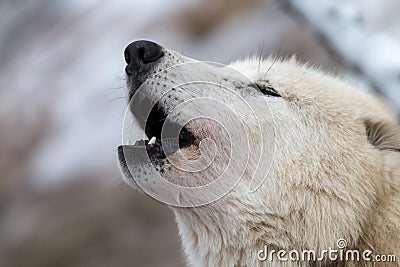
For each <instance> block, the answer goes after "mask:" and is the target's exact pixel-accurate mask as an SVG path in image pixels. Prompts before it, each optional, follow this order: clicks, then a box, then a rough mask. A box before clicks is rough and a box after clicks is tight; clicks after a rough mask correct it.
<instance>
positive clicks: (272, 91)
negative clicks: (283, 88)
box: [250, 83, 282, 97]
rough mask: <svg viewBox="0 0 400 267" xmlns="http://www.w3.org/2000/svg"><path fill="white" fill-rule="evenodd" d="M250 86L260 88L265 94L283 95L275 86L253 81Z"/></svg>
mask: <svg viewBox="0 0 400 267" xmlns="http://www.w3.org/2000/svg"><path fill="white" fill-rule="evenodd" d="M250 87H253V88H255V89H257V90H259V91H260V92H261V93H263V94H264V95H269V96H274V97H282V96H281V95H280V94H279V93H278V92H277V91H276V90H275V89H274V88H272V87H271V86H268V85H265V84H259V83H251V84H250Z"/></svg>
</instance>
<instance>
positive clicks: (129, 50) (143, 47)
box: [124, 41, 164, 75]
mask: <svg viewBox="0 0 400 267" xmlns="http://www.w3.org/2000/svg"><path fill="white" fill-rule="evenodd" d="M163 56H164V51H163V49H162V47H161V46H159V45H158V44H156V43H153V42H150V41H136V42H133V43H131V44H129V45H128V46H127V47H126V48H125V51H124V57H125V62H126V64H127V67H126V72H127V74H129V75H132V74H134V73H135V72H138V71H141V69H142V68H146V67H147V64H149V63H152V62H155V61H157V60H158V59H160V58H161V57H163Z"/></svg>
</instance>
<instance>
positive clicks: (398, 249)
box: [125, 51, 400, 267]
mask: <svg viewBox="0 0 400 267" xmlns="http://www.w3.org/2000/svg"><path fill="white" fill-rule="evenodd" d="M172 56H174V57H172ZM184 62H193V60H191V59H187V58H185V57H183V56H181V55H179V54H178V53H176V52H171V51H170V52H169V54H168V55H166V56H165V59H164V60H163V62H162V63H160V66H159V69H160V70H161V72H159V73H158V75H156V76H152V77H150V78H149V80H148V82H147V83H146V85H145V86H144V88H143V93H146V94H150V95H151V96H152V97H154V98H158V99H162V102H163V105H164V107H165V108H166V109H167V110H171V111H172V110H174V108H175V107H176V105H177V104H178V103H180V101H181V100H182V101H185V100H189V99H191V98H193V97H200V96H207V97H210V98H215V99H218V100H219V101H224V103H226V104H227V105H231V106H241V104H240V103H238V102H235V101H236V100H235V97H230V96H229V95H224V93H223V90H222V91H218V90H209V89H207V87H202V86H198V85H188V86H185V87H183V88H179V89H177V90H176V91H168V92H167V93H166V91H165V89H163V88H171V87H172V86H174V85H176V82H177V81H178V80H179V81H180V82H181V81H182V80H183V79H187V80H188V81H189V80H192V81H193V80H194V79H196V78H197V79H199V80H210V81H212V82H220V83H221V84H222V85H221V86H227V87H230V88H237V87H238V85H237V83H236V82H240V83H242V84H245V83H246V82H245V81H244V79H243V78H242V77H239V76H238V77H237V78H235V75H234V74H232V73H231V71H228V72H230V73H229V74H226V75H225V74H224V72H226V71H227V69H224V68H218V69H215V72H213V71H212V70H214V69H211V71H210V72H208V71H206V72H203V71H202V70H201V69H192V70H191V69H190V68H189V69H185V70H182V69H180V70H179V69H178V70H179V71H178V70H174V69H173V68H172V69H169V70H168V72H167V73H164V72H163V71H162V70H164V69H166V68H167V67H170V66H173V65H175V64H176V63H184ZM231 67H232V68H233V69H235V70H237V71H239V72H241V73H243V74H244V75H245V76H247V77H248V78H249V79H250V80H253V81H256V82H258V83H260V84H267V85H268V86H271V87H272V88H274V89H275V90H276V91H277V92H278V93H279V94H280V95H281V96H282V97H268V96H263V95H262V94H261V93H260V92H257V91H256V89H254V88H252V87H249V86H248V87H247V88H245V89H244V90H247V91H248V95H247V93H243V88H242V89H240V90H238V92H239V94H240V95H241V97H243V98H244V99H246V101H247V103H249V104H250V105H252V108H253V109H254V110H255V111H256V113H257V114H260V113H261V114H262V112H263V110H264V107H265V105H264V104H262V103H261V102H260V100H261V99H262V101H267V103H268V106H269V108H270V112H269V111H268V110H265V116H261V117H260V116H259V117H258V123H259V125H260V128H259V127H258V126H257V124H256V123H255V121H254V120H252V119H248V120H246V119H244V120H242V119H243V118H248V117H251V116H250V113H247V111H244V112H243V114H242V113H241V114H239V115H238V116H239V117H241V118H238V122H237V123H238V124H239V123H240V127H243V128H244V129H246V131H247V132H248V133H250V135H249V136H250V141H252V140H258V139H257V134H258V132H259V131H260V129H261V131H262V133H263V134H264V137H263V138H264V140H266V141H268V139H271V140H272V139H273V140H274V147H275V151H274V161H273V162H272V165H271V169H270V172H269V174H268V176H267V177H266V179H265V180H264V181H263V183H262V185H261V186H260V187H259V188H258V190H257V191H255V192H254V193H250V192H249V190H248V189H249V184H250V182H251V175H250V173H251V170H253V169H256V168H257V162H256V160H255V159H257V158H258V157H259V155H258V154H257V155H250V158H249V166H248V168H246V171H245V173H244V176H243V179H242V180H241V181H240V182H239V184H238V185H237V186H236V187H235V188H234V189H233V190H232V191H230V192H229V193H228V194H227V195H225V196H224V197H223V198H221V199H219V200H218V201H215V202H213V203H211V204H208V205H205V206H201V207H195V208H178V207H172V209H173V211H174V213H175V215H176V221H177V223H178V226H179V232H180V236H181V239H182V244H183V247H184V251H185V253H186V255H187V258H188V261H189V263H190V265H191V266H196V267H197V266H248V267H249V266H308V265H307V264H306V263H304V262H300V263H295V262H292V263H290V262H289V263H286V264H283V263H280V262H277V261H274V262H273V263H270V262H263V263H262V262H259V261H257V251H258V250H260V249H262V248H263V247H264V245H267V246H268V248H270V249H277V250H278V249H285V250H287V251H290V250H292V249H296V250H299V251H301V250H302V249H314V250H316V251H321V250H323V249H328V248H330V247H331V248H335V247H336V241H337V240H338V239H341V238H343V239H346V240H347V241H348V248H350V249H358V250H360V251H362V250H365V249H370V250H372V251H373V252H374V253H376V254H396V255H397V257H398V260H400V153H399V152H396V151H392V150H384V149H379V147H376V146H374V145H373V144H371V142H370V141H369V140H368V136H367V133H366V128H365V122H366V121H375V122H384V123H385V124H386V125H387V127H388V128H390V131H392V132H395V133H396V134H391V135H390V137H388V138H392V140H390V142H389V141H388V142H389V143H391V144H392V146H393V147H396V146H397V148H400V140H396V139H397V138H398V137H399V136H400V135H399V134H398V133H400V127H399V126H398V122H397V120H396V117H395V115H394V114H393V113H392V111H391V110H390V108H389V107H388V106H387V105H386V104H385V103H383V102H382V101H380V100H378V99H377V98H375V97H374V96H372V95H369V94H366V93H363V92H361V91H358V90H356V89H354V88H353V87H352V86H351V85H349V84H347V83H346V82H344V81H341V80H339V79H337V78H335V77H332V76H331V75H330V74H328V73H326V72H324V71H321V70H319V69H317V68H315V67H309V66H307V65H301V64H299V63H298V62H297V61H296V60H295V59H294V58H293V59H290V60H277V61H274V60H273V59H267V60H262V61H261V62H259V61H258V59H255V58H250V59H247V60H243V61H239V62H236V63H233V64H231ZM186 71H187V72H188V73H186ZM223 78H226V79H225V80H224V79H223ZM235 79H237V80H235ZM149 81H152V82H154V83H153V85H151V83H149ZM157 82H158V83H161V84H159V85H157V86H155V85H154V84H157ZM162 85H166V87H163V86H162ZM253 90H254V91H253ZM165 93H166V94H165ZM164 94H165V95H164ZM168 95H172V96H173V98H172V99H173V100H171V98H167V96H168ZM210 109H213V110H216V111H218V106H207V105H205V104H196V103H194V104H193V105H192V106H191V108H190V109H183V110H179V111H180V112H178V113H176V114H175V115H174V117H173V118H174V119H175V120H176V121H180V122H186V121H187V119H188V118H190V117H191V116H193V114H201V112H204V111H205V110H210ZM241 109H245V108H242V107H241ZM215 113H217V112H215ZM271 114H272V115H271ZM219 115H220V116H223V115H221V114H219ZM224 120H225V121H226V122H225V123H226V124H228V125H230V126H233V127H232V128H233V129H234V128H235V125H234V124H235V121H234V120H232V119H231V117H230V116H226V118H225V117H224ZM189 127H190V129H191V130H192V132H193V133H194V134H195V135H196V136H197V137H199V138H200V139H202V138H205V137H207V138H211V139H213V140H214V141H215V145H216V147H217V148H218V149H217V151H219V152H218V154H217V155H216V156H215V158H214V161H215V162H214V163H213V164H214V165H213V166H211V167H210V168H207V169H205V170H204V171H201V172H198V173H193V174H191V176H189V177H188V176H187V175H186V176H185V175H184V174H182V171H181V170H179V169H178V168H175V167H174V165H172V164H169V161H174V160H175V161H178V162H179V160H180V159H174V157H177V155H172V156H171V157H170V158H168V160H167V162H166V164H165V166H164V172H165V173H164V175H165V177H166V179H169V180H170V181H173V182H175V183H179V184H182V185H188V186H194V185H199V184H205V183H207V182H209V180H210V179H211V180H212V179H213V178H215V177H216V176H218V175H219V174H220V173H219V172H220V170H219V168H218V167H220V166H222V165H224V164H226V162H227V155H228V154H229V153H228V152H227V151H226V150H227V145H228V143H229V142H228V140H227V139H226V136H225V134H224V132H223V131H222V130H221V129H220V128H219V127H218V126H215V125H213V124H210V123H208V122H206V121H201V120H199V121H193V122H191V123H189ZM233 145H235V146H238V147H239V148H240V149H243V150H246V148H245V143H244V142H243V143H242V142H240V141H237V142H236V143H234V144H233ZM258 146H259V144H258V143H252V142H250V148H251V149H250V150H251V151H258V150H257V148H258ZM263 149H265V148H264V147H263ZM206 150H207V147H203V153H206ZM265 150H266V149H265ZM182 153H183V154H184V155H186V156H187V157H189V158H196V157H197V156H199V154H200V153H201V151H200V152H199V150H198V149H196V148H193V147H191V148H187V149H183V151H182ZM266 153H268V151H266ZM229 160H231V161H232V162H233V164H234V166H236V165H239V164H240V163H241V162H242V161H244V160H246V159H245V158H244V155H243V158H241V156H240V155H235V158H233V159H229ZM135 164H137V163H135ZM260 165H261V166H262V165H263V162H261V163H260ZM145 168H147V167H140V166H139V167H138V166H135V170H137V173H135V174H134V175H136V176H135V179H139V180H140V179H145V178H146V179H149V180H151V177H147V176H146V175H145V174H144V173H145ZM237 171H240V170H237ZM125 173H126V172H125ZM227 175H228V176H229V177H230V176H232V179H234V177H235V168H233V169H232V173H228V174H227ZM126 176H127V177H128V176H129V175H127V174H126ZM126 179H127V180H129V181H130V183H131V184H132V177H128V178H126ZM398 262H399V261H398ZM398 262H397V263H392V265H393V266H399V265H398V264H399V263H398ZM347 264H348V265H347V266H353V265H354V266H358V265H357V263H354V262H353V263H350V262H349V263H347ZM352 264H353V265H352ZM364 264H365V263H359V266H364ZM330 266H339V263H331V265H330ZM382 266H391V265H390V264H389V263H386V265H382Z"/></svg>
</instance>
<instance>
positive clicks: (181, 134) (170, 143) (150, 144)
mask: <svg viewBox="0 0 400 267" xmlns="http://www.w3.org/2000/svg"><path fill="white" fill-rule="evenodd" d="M167 117H168V114H167V113H166V112H165V111H164V109H163V108H162V107H161V106H160V105H159V104H156V105H154V106H153V108H152V109H151V111H150V114H149V116H148V118H147V120H146V122H145V126H144V131H145V133H146V136H147V137H148V139H147V140H139V141H137V142H136V143H135V144H134V146H138V145H140V146H146V150H147V154H148V156H149V157H150V160H151V161H152V162H160V161H162V160H163V159H165V158H166V157H168V156H169V155H171V154H173V153H175V152H176V151H177V150H178V149H182V148H186V147H189V146H191V145H193V144H194V143H195V137H194V135H193V134H192V133H191V132H190V131H189V130H188V129H187V128H186V127H185V126H183V125H180V124H178V123H176V122H172V121H170V120H169V119H167Z"/></svg>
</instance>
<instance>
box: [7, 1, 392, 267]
mask: <svg viewBox="0 0 400 267" xmlns="http://www.w3.org/2000/svg"><path fill="white" fill-rule="evenodd" d="M137 39H150V40H154V41H156V42H158V43H160V44H162V45H164V46H166V47H168V48H170V49H173V50H176V51H178V52H181V53H183V54H185V55H187V56H190V57H194V58H197V59H200V60H208V61H217V62H221V63H229V62H230V61H232V60H235V59H238V58H241V57H245V56H248V55H260V54H262V55H264V56H268V55H270V54H275V55H279V56H290V55H292V54H297V56H298V58H300V59H301V60H302V61H304V62H306V61H309V62H311V63H313V64H316V65H321V66H322V67H323V68H325V69H328V70H331V71H333V72H336V73H338V74H340V75H341V76H343V77H345V78H347V79H348V80H350V81H351V82H352V83H354V84H356V85H357V86H359V87H361V88H363V89H364V90H368V91H371V92H373V93H375V94H377V95H379V96H380V97H383V98H386V99H387V100H388V101H389V102H391V103H392V104H393V106H394V108H395V109H396V110H397V111H399V110H400V1H398V0H382V1H369V0H352V1H351V0H324V1H320V0H302V1H295V0H293V1H290V0H284V1H283V0H282V1H280V0H218V1H215V0H141V1H138V0H130V1H128V0H114V1H98V0H68V1H67V0H60V1H51V0H36V1H12V0H2V1H0V266H1V267H3V266H4V267H53V266H54V267H63V266H74V267H91V266H93V267H94V266H96V267H103V266H113V267H115V266H162V267H168V266H174V267H179V266H185V262H184V259H183V255H182V252H181V249H180V244H179V238H178V235H177V229H176V226H175V223H174V219H173V216H172V213H171V212H170V210H169V209H168V208H167V207H166V206H164V205H163V204H160V203H157V202H156V201H154V200H153V199H151V198H150V197H147V196H145V195H144V194H139V193H138V192H136V191H133V190H131V189H129V188H128V187H127V186H126V185H124V183H123V182H121V178H120V174H119V171H118V168H117V161H116V148H117V146H118V145H119V144H120V143H121V142H122V140H121V139H122V123H123V119H124V112H125V105H126V99H125V95H126V94H125V93H126V92H125V88H124V86H125V81H124V72H123V70H124V67H125V64H124V59H123V50H124V48H125V46H126V45H127V44H129V43H130V42H132V41H133V40H137ZM377 112H379V111H377Z"/></svg>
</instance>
